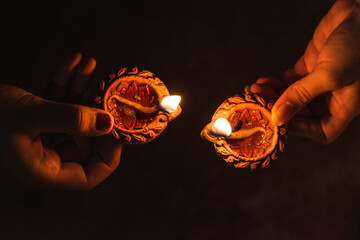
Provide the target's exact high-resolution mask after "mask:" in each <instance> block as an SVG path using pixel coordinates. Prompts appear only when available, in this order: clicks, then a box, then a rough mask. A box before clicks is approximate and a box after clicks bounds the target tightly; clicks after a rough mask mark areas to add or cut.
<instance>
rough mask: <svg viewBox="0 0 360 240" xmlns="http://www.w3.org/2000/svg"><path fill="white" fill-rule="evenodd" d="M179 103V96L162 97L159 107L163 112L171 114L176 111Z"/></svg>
mask: <svg viewBox="0 0 360 240" xmlns="http://www.w3.org/2000/svg"><path fill="white" fill-rule="evenodd" d="M180 101H181V96H177V95H172V96H167V97H164V98H163V100H162V101H161V103H160V107H161V109H162V110H163V111H165V112H169V113H173V112H175V111H176V109H177V107H178V106H179V103H180Z"/></svg>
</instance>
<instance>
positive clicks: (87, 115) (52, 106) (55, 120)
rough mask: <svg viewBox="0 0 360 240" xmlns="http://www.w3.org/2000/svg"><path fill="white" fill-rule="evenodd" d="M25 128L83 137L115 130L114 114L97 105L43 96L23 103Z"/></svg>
mask: <svg viewBox="0 0 360 240" xmlns="http://www.w3.org/2000/svg"><path fill="white" fill-rule="evenodd" d="M23 113H24V114H25V115H24V116H26V119H25V123H24V125H25V126H24V127H25V128H26V130H27V131H31V132H34V131H35V132H59V133H68V134H72V135H82V136H100V135H105V134H107V133H108V132H110V130H111V129H112V127H113V125H114V119H113V117H112V116H111V114H109V113H107V112H105V111H103V110H101V109H97V108H91V107H86V106H81V105H74V104H64V103H58V102H52V101H48V100H44V99H41V98H40V99H37V101H35V102H34V103H32V104H30V105H28V106H24V111H23Z"/></svg>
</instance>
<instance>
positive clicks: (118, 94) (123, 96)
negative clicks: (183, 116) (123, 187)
mask: <svg viewBox="0 0 360 240" xmlns="http://www.w3.org/2000/svg"><path fill="white" fill-rule="evenodd" d="M100 90H101V94H100V96H98V97H96V98H95V103H96V106H97V107H99V108H102V109H104V110H105V111H108V112H109V113H111V114H112V116H113V117H114V128H113V130H112V131H111V135H112V136H113V137H115V138H116V139H119V140H122V141H124V142H125V143H129V144H133V143H147V142H150V141H152V140H154V139H155V138H156V137H157V136H158V135H159V134H160V133H161V132H162V131H163V130H164V129H165V128H166V126H167V124H168V122H170V121H171V120H173V119H175V118H176V117H177V116H178V115H179V114H180V113H181V107H180V106H179V102H180V100H181V97H180V96H170V94H169V91H168V89H167V88H166V86H165V85H164V83H163V82H162V81H161V80H160V79H159V78H158V77H156V76H155V75H154V74H153V73H151V72H149V71H146V70H143V71H140V70H139V69H138V68H136V67H135V68H132V69H128V68H122V69H120V70H119V71H118V73H117V74H116V75H115V74H113V73H112V74H110V76H109V79H108V80H107V81H105V80H103V81H101V84H100Z"/></svg>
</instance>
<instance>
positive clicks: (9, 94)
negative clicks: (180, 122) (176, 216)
mask: <svg viewBox="0 0 360 240" xmlns="http://www.w3.org/2000/svg"><path fill="white" fill-rule="evenodd" d="M95 65H96V62H95V60H94V59H93V58H85V57H83V56H82V55H81V54H80V53H76V54H74V55H73V56H71V57H69V58H68V59H67V60H66V61H65V62H64V64H63V65H62V66H61V68H60V70H59V72H58V74H56V75H55V76H54V78H53V80H52V81H51V82H50V83H49V85H48V86H47V90H46V99H49V100H45V99H43V98H40V97H37V96H35V95H33V94H31V93H29V92H26V91H24V90H22V89H20V88H17V87H14V86H10V85H4V84H0V113H1V114H2V117H1V118H0V159H1V162H0V168H1V169H2V170H5V171H7V172H9V173H11V174H12V175H15V177H17V178H18V179H20V180H21V181H23V182H25V183H26V184H29V185H32V186H41V187H54V188H62V189H67V190H89V189H91V188H93V187H95V186H96V185H98V184H99V183H100V182H102V181H103V180H104V179H105V178H107V177H108V176H109V175H110V174H111V173H112V172H113V171H114V170H115V169H116V167H117V166H118V164H119V161H120V154H121V149H122V144H120V143H119V142H115V141H113V140H112V139H110V138H108V137H98V136H102V135H105V134H107V133H109V132H110V131H111V129H112V127H113V124H114V120H113V118H112V116H111V115H110V114H108V113H107V112H105V111H103V110H100V109H96V108H91V107H86V106H85V105H88V104H89V103H90V102H91V97H92V95H93V93H92V87H91V84H90V80H89V79H90V76H91V74H92V72H93V70H94V68H95ZM61 102H68V103H77V104H81V105H75V104H67V103H61Z"/></svg>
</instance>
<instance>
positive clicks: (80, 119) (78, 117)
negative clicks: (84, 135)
mask: <svg viewBox="0 0 360 240" xmlns="http://www.w3.org/2000/svg"><path fill="white" fill-rule="evenodd" d="M75 113H76V114H75V126H76V128H77V129H78V131H79V132H84V131H85V129H86V124H85V121H84V114H83V110H82V109H81V107H80V106H75Z"/></svg>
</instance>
